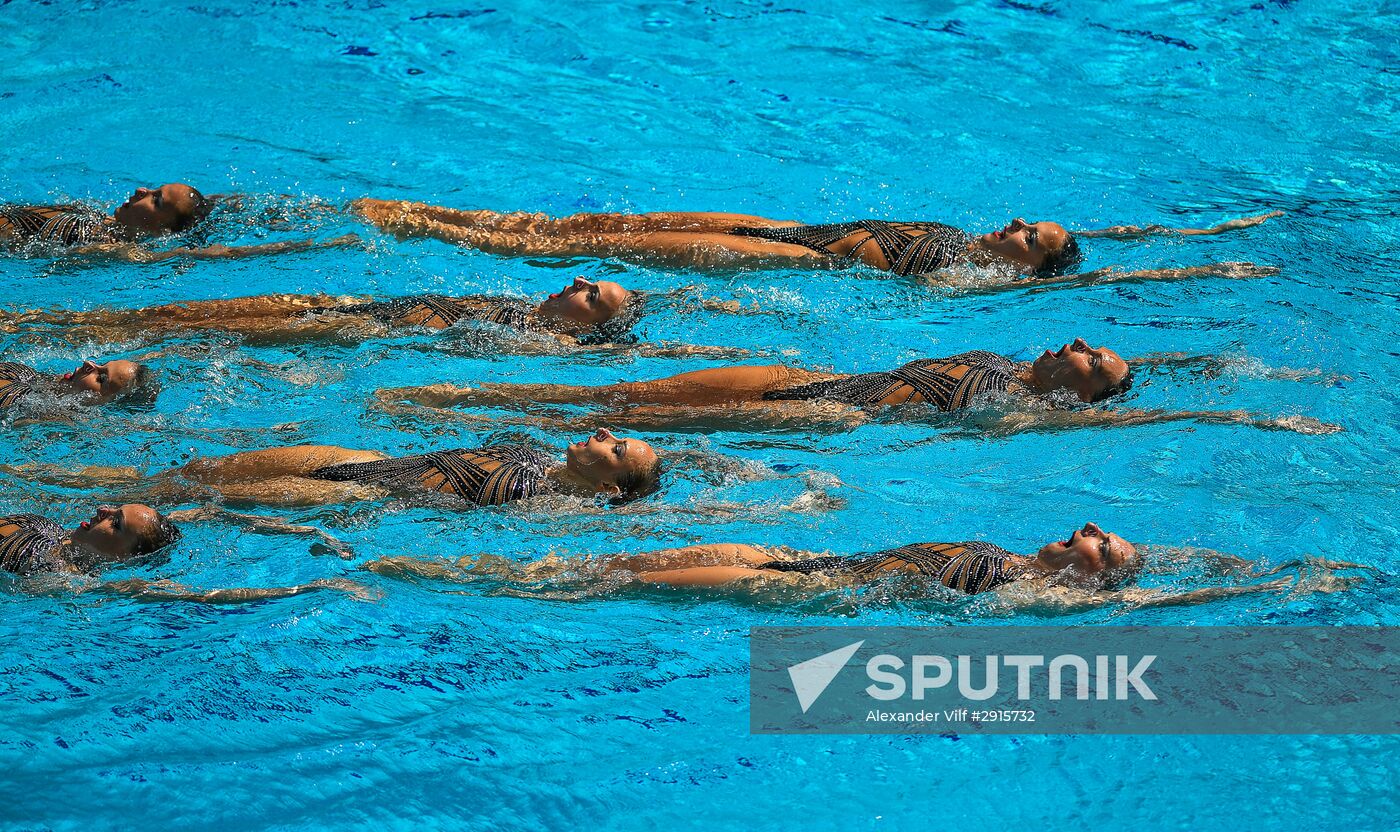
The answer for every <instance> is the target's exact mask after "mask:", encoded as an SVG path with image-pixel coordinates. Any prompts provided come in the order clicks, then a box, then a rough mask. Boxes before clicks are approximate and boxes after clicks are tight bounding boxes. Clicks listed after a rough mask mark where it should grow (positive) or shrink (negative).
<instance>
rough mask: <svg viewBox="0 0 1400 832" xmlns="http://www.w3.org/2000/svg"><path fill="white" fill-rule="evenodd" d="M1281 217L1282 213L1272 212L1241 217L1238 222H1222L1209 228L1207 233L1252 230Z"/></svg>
mask: <svg viewBox="0 0 1400 832" xmlns="http://www.w3.org/2000/svg"><path fill="white" fill-rule="evenodd" d="M1281 216H1283V212H1282V211H1270V212H1269V213H1267V214H1258V215H1256V216H1253V217H1240V218H1239V219H1237V220H1228V221H1226V222H1222V223H1221V224H1219V225H1217V226H1214V227H1212V228H1208V229H1206V233H1208V234H1219V233H1220V232H1222V231H1236V230H1238V229H1241V228H1252V227H1254V226H1256V225H1259V224H1261V223H1263V222H1264V221H1265V220H1271V219H1273V218H1274V217H1281Z"/></svg>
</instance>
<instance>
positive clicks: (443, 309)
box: [315, 295, 537, 329]
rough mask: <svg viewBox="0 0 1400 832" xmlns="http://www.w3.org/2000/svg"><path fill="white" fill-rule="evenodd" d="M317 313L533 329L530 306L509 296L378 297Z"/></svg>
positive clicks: (393, 322)
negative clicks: (366, 301)
mask: <svg viewBox="0 0 1400 832" xmlns="http://www.w3.org/2000/svg"><path fill="white" fill-rule="evenodd" d="M315 311H318V312H340V313H342V314H346V315H369V316H370V317H372V318H374V319H376V320H379V321H382V322H384V323H386V324H388V325H390V326H423V327H427V328H429V329H446V328H447V327H450V326H452V325H453V324H455V323H457V322H458V321H463V320H468V321H484V322H487V323H493V324H500V325H502V326H508V327H511V328H512V329H533V328H537V327H536V326H535V325H534V321H533V318H534V316H533V315H532V313H533V311H534V310H533V309H532V308H531V307H530V305H529V304H526V303H523V302H521V301H517V300H511V299H508V298H453V297H447V296H445V295H419V296H417V297H411V298H398V299H395V300H379V301H371V302H370V303H356V304H351V305H348V306H334V307H329V308H327V309H324V310H315Z"/></svg>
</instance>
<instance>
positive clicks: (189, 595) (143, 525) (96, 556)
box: [0, 503, 361, 604]
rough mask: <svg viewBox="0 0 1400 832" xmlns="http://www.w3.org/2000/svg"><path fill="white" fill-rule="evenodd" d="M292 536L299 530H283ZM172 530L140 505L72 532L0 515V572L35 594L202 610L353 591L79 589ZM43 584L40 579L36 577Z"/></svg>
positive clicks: (108, 512)
mask: <svg viewBox="0 0 1400 832" xmlns="http://www.w3.org/2000/svg"><path fill="white" fill-rule="evenodd" d="M287 528H288V529H290V530H295V531H297V532H299V533H300V532H303V531H306V529H305V528H304V527H287ZM179 540H180V530H179V528H178V527H177V526H176V525H175V523H174V522H173V521H172V518H170V517H166V516H163V515H161V513H160V512H158V511H156V510H155V509H153V508H151V507H150V506H147V505H140V504H135V503H132V504H127V505H120V506H98V507H97V510H96V512H95V513H94V514H93V516H92V519H90V520H84V521H83V522H82V523H80V524H78V527H77V528H76V529H70V530H65V529H64V528H63V527H62V526H60V525H58V524H57V523H55V522H53V521H52V520H49V519H48V518H45V517H41V516H39V515H37V514H12V515H8V516H0V573H9V574H10V575H14V576H16V577H19V578H23V579H32V580H34V581H38V582H39V584H38V588H39V589H41V590H43V591H49V592H51V591H53V590H54V589H56V588H60V587H61V588H67V589H70V590H78V591H85V592H86V591H96V592H101V593H106V594H112V595H123V596H127V597H131V598H135V599H137V600H140V601H194V602H198V603H205V604H234V603H245V602H249V601H267V600H271V599H274V598H286V597H290V596H292V595H301V594H303V593H306V592H315V591H317V590H322V589H339V590H346V591H352V592H359V591H360V590H361V588H360V587H358V586H357V585H355V584H352V583H350V582H349V581H343V580H335V579H333V580H328V581H315V582H312V583H307V584H300V585H297V586H287V587H258V588H255V587H247V588H234V589H213V590H189V589H186V588H183V587H180V586H177V585H174V584H170V583H168V582H159V583H151V582H149V581H145V580H142V579H139V578H129V579H125V580H120V581H108V582H104V583H100V584H97V585H84V584H82V583H80V582H78V581H77V580H76V579H81V578H85V577H87V576H91V575H94V574H96V573H98V572H100V571H101V570H102V569H103V568H104V567H107V566H113V565H133V564H137V563H139V562H141V561H142V560H144V559H148V558H150V557H152V556H153V555H156V554H157V553H158V552H162V551H164V550H166V549H168V548H170V547H171V546H174V545H175V544H176V543H177V542H178V541H179ZM46 578H47V579H49V580H47V581H45V580H44V579H46Z"/></svg>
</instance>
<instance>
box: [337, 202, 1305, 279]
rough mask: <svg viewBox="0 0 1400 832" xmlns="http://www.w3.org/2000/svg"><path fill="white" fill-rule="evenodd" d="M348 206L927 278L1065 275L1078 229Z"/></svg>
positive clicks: (420, 220)
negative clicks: (983, 270)
mask: <svg viewBox="0 0 1400 832" xmlns="http://www.w3.org/2000/svg"><path fill="white" fill-rule="evenodd" d="M350 207H351V210H352V211H354V212H356V213H357V214H359V215H360V216H361V217H363V218H364V219H365V220H366V221H367V222H369V223H371V224H373V225H375V226H376V227H378V228H380V229H381V230H383V231H386V232H389V233H392V234H395V235H398V236H400V237H427V238H432V239H437V240H442V241H445V242H449V243H455V244H457V245H462V246H466V247H469V248H474V249H478V250H480V251H484V252H487V253H491V254H499V255H505V256H515V257H602V258H606V257H615V258H618V259H620V260H626V261H632V262H637V263H642V264H644V265H656V266H666V267H680V268H783V267H788V268H806V269H813V268H817V269H830V268H842V267H845V266H850V265H857V264H863V265H866V266H869V267H871V268H874V269H879V270H881V271H888V272H893V273H895V274H899V275H926V274H931V273H934V272H939V271H942V270H945V269H948V268H951V267H953V266H957V265H962V264H969V265H974V266H994V267H1000V268H1003V269H1006V270H1009V271H1011V272H1014V273H1020V274H1031V275H1037V276H1041V277H1052V276H1056V275H1063V274H1064V273H1065V272H1067V271H1068V270H1069V269H1071V268H1072V267H1073V266H1075V265H1076V264H1077V263H1078V262H1079V260H1080V258H1081V255H1080V248H1079V243H1078V241H1077V240H1076V238H1075V234H1071V233H1070V232H1068V231H1066V230H1065V228H1064V226H1062V225H1060V224H1059V223H1055V222H1048V221H1046V222H1026V221H1025V220H1022V219H1020V218H1017V219H1014V220H1012V221H1011V222H1010V223H1008V224H1007V225H1006V227H1004V228H1002V229H1000V230H997V231H989V232H986V233H984V234H981V235H980V236H974V235H971V234H967V233H966V232H963V231H961V230H959V229H957V228H954V227H952V226H949V225H944V224H942V223H937V222H886V221H883V220H860V221H856V222H842V223H827V224H823V225H803V224H801V223H799V222H796V221H792V220H773V219H768V218H766V217H756V216H750V215H747V214H726V213H711V212H664V213H652V214H574V215H573V216H569V217H561V218H557V219H556V218H551V217H548V216H546V215H544V214H527V213H510V214H504V213H499V212H496V211H484V210H455V209H452V208H444V207H441V206H437V205H429V204H426V203H422V202H407V201H401V200H381V199H358V200H355V201H354V202H353V203H351V206H350ZM1278 214H1279V212H1272V213H1269V214H1261V215H1259V216H1254V217H1245V218H1242V219H1237V220H1231V221H1229V222H1225V223H1222V224H1220V225H1217V226H1213V227H1211V228H1180V229H1168V228H1163V227H1161V226H1148V227H1145V228H1143V227H1138V226H1114V227H1112V228H1107V229H1099V230H1090V231H1080V232H1076V233H1077V234H1078V235H1079V236H1082V237H1117V238H1122V239H1129V238H1134V237H1141V236H1145V235H1149V234H1181V235H1187V236H1197V235H1209V234H1220V233H1222V232H1225V231H1232V230H1235V229H1240V228H1249V227H1251V226H1254V225H1258V224H1259V223H1262V222H1264V221H1265V220H1267V219H1269V218H1271V217H1275V216H1278Z"/></svg>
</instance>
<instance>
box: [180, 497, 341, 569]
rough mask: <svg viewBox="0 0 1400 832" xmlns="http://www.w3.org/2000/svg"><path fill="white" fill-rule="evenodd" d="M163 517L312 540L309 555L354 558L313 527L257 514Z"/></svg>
mask: <svg viewBox="0 0 1400 832" xmlns="http://www.w3.org/2000/svg"><path fill="white" fill-rule="evenodd" d="M167 516H168V517H169V518H170V519H171V520H172V521H174V522H176V523H186V522H196V521H210V520H215V521H224V522H228V523H232V524H234V525H237V526H240V527H242V528H244V529H246V530H248V531H250V532H252V533H254V534H266V535H292V536H295V537H311V538H314V539H315V542H314V543H313V544H312V546H311V552H312V554H333V555H336V556H337V557H341V558H345V559H349V558H351V557H353V556H354V553H353V552H352V551H351V549H350V547H349V546H348V545H346V544H345V543H343V542H342V541H340V540H338V539H336V538H335V537H334V536H332V535H331V534H329V533H327V532H325V531H322V530H321V529H318V528H316V527H315V526H303V525H298V524H296V523H289V522H287V521H286V520H283V519H282V518H280V517H266V516H264V515H261V514H244V513H242V512H237V511H230V510H228V509H226V508H220V507H218V506H203V507H201V508H191V509H181V510H180V511H172V512H170V514H169V515H167Z"/></svg>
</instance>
